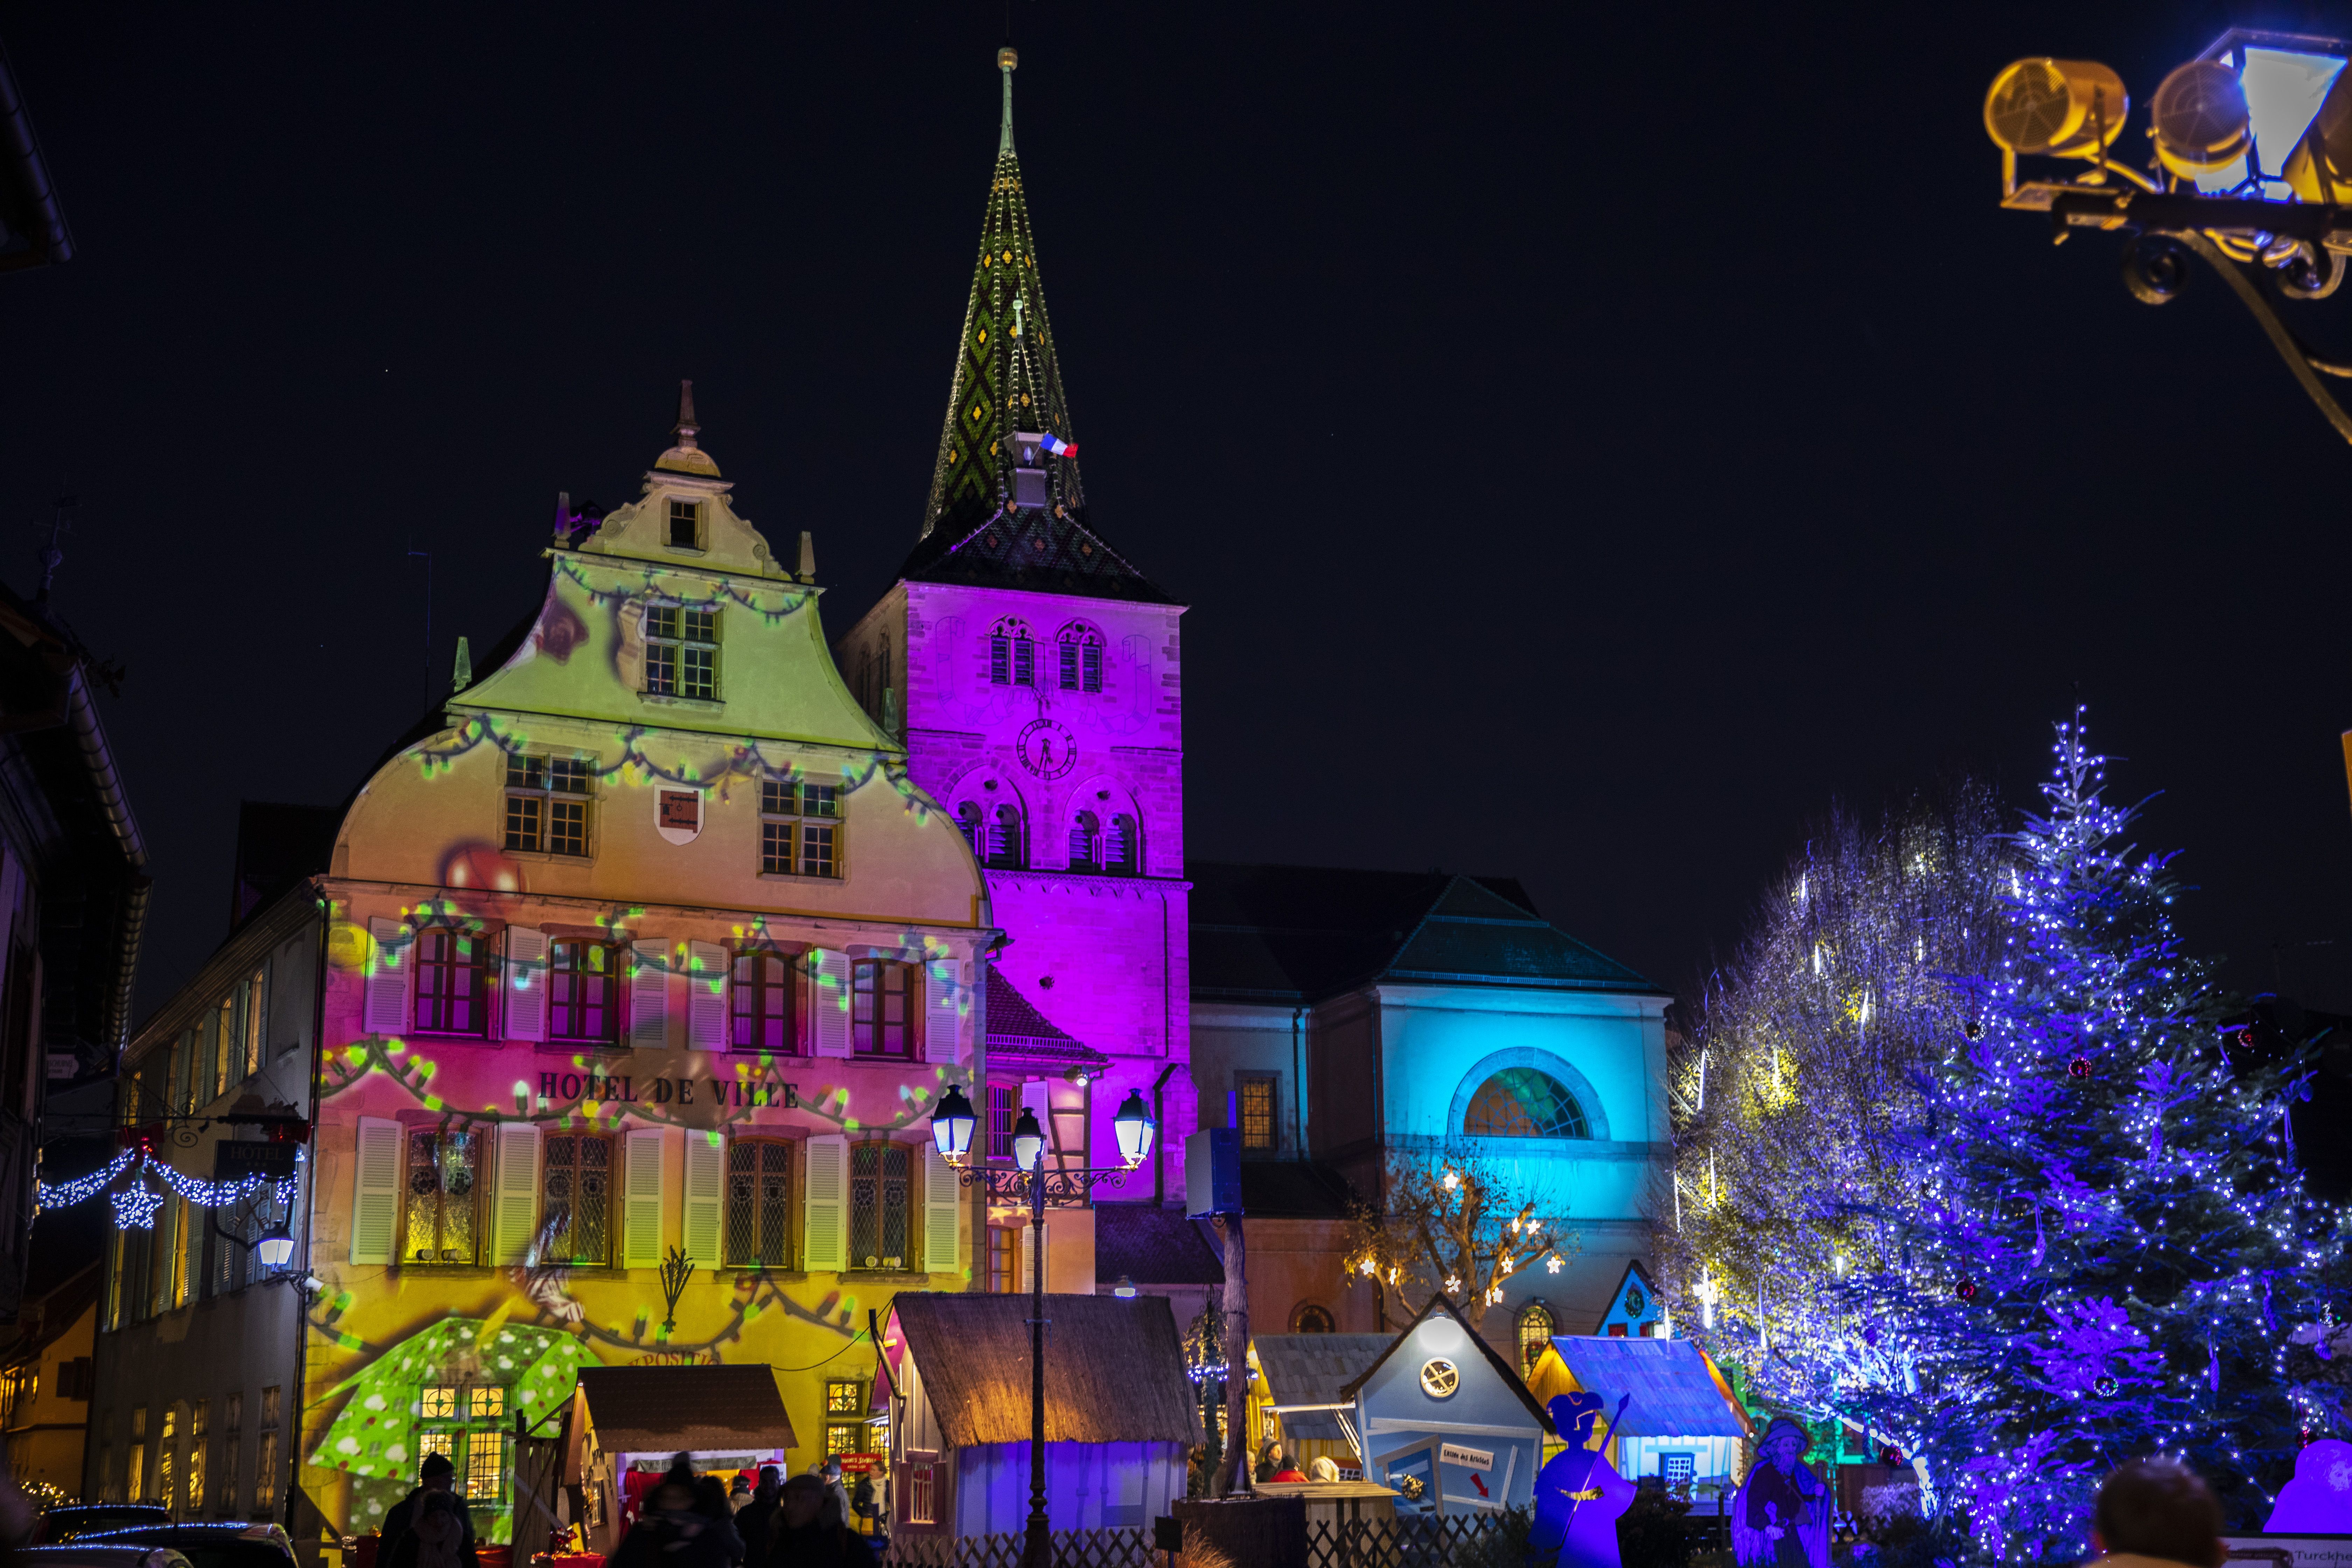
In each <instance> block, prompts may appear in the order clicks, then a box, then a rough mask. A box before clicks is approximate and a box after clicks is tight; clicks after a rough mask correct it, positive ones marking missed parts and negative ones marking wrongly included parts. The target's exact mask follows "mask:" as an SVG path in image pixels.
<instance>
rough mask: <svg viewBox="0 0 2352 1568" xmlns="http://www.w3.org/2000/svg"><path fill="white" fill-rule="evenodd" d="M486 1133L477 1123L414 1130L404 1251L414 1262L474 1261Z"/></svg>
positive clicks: (409, 1166)
mask: <svg viewBox="0 0 2352 1568" xmlns="http://www.w3.org/2000/svg"><path fill="white" fill-rule="evenodd" d="M481 1162H482V1135H481V1133H480V1132H479V1131H476V1130H474V1129H472V1128H451V1129H447V1130H445V1131H415V1132H411V1133H410V1134H409V1135H408V1192H407V1215H406V1218H407V1227H406V1231H405V1234H404V1239H403V1241H402V1243H401V1249H400V1255H401V1257H402V1258H405V1259H407V1260H408V1261H409V1262H411V1263H471V1262H473V1261H474V1251H475V1237H476V1233H477V1231H478V1225H477V1224H476V1220H477V1217H478V1209H479V1204H480V1193H479V1188H480V1185H481V1173H482V1164H481Z"/></svg>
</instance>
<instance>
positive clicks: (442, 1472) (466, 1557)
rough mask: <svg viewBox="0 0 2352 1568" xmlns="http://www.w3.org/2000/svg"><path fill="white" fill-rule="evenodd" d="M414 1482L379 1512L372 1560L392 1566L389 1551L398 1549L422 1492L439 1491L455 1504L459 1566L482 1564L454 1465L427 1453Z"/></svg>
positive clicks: (420, 1503)
mask: <svg viewBox="0 0 2352 1568" xmlns="http://www.w3.org/2000/svg"><path fill="white" fill-rule="evenodd" d="M416 1475H417V1485H416V1487H415V1489H413V1490H412V1491H410V1492H409V1494H408V1495H407V1496H406V1497H404V1498H403V1499H401V1500H399V1501H398V1502H396V1503H394V1504H393V1505H392V1511H391V1512H390V1513H387V1514H385V1515H384V1516H383V1535H382V1537H381V1539H379V1540H378V1541H377V1542H376V1549H375V1560H376V1561H377V1562H378V1563H383V1565H384V1568H392V1564H393V1562H394V1556H393V1553H394V1552H397V1551H398V1550H399V1549H400V1538H401V1537H402V1536H404V1535H405V1534H407V1533H408V1527H409V1525H410V1524H411V1523H412V1522H414V1521H415V1518H416V1512H417V1510H418V1509H419V1508H421V1507H422V1506H423V1505H424V1501H425V1495H426V1494H427V1493H429V1492H440V1493H443V1494H445V1495H446V1496H447V1497H448V1499H449V1500H450V1501H451V1502H453V1503H456V1504H457V1523H458V1527H459V1530H460V1531H461V1535H462V1539H461V1541H460V1543H459V1545H458V1548H457V1561H458V1562H459V1563H461V1564H462V1565H463V1568H482V1560H481V1557H480V1556H479V1555H478V1553H477V1552H475V1550H474V1516H473V1513H472V1511H471V1510H468V1509H467V1507H466V1500H465V1499H463V1498H461V1497H459V1496H457V1466H455V1465H453V1464H451V1463H450V1462H449V1456H448V1455H446V1454H427V1455H425V1463H424V1464H423V1465H421V1466H419V1467H418V1468H417V1471H416Z"/></svg>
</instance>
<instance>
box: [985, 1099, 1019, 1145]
mask: <svg viewBox="0 0 2352 1568" xmlns="http://www.w3.org/2000/svg"><path fill="white" fill-rule="evenodd" d="M1020 1120H1021V1091H1020V1090H1019V1089H1015V1088H1013V1086H1012V1085H1011V1084H1009V1083H992V1084H990V1085H989V1086H988V1157H989V1158H990V1159H992V1160H1010V1159H1011V1158H1013V1123H1014V1122H1016V1121H1020Z"/></svg>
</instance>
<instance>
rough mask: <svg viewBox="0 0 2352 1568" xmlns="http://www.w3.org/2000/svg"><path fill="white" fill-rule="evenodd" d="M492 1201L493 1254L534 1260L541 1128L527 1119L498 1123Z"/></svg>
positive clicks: (507, 1260)
mask: <svg viewBox="0 0 2352 1568" xmlns="http://www.w3.org/2000/svg"><path fill="white" fill-rule="evenodd" d="M532 934H533V935H534V936H536V935H538V934H539V933H538V932H536V931H534V932H533V933H532ZM541 942H542V944H543V943H544V942H545V939H544V938H543V937H542V938H541ZM490 1201H491V1203H492V1205H494V1206H493V1209H492V1213H491V1220H490V1246H491V1247H492V1248H493V1249H494V1250H493V1251H492V1253H491V1256H492V1258H495V1259H496V1260H497V1261H498V1262H500V1263H510V1264H511V1263H527V1262H530V1261H531V1258H530V1244H531V1241H532V1238H533V1236H534V1234H535V1232H536V1231H537V1229H538V1226H539V1129H538V1128H536V1127H533V1126H532V1125H530V1123H529V1122H527V1121H504V1122H500V1123H499V1171H498V1188H497V1191H496V1192H495V1193H494V1194H492V1195H491V1200H490Z"/></svg>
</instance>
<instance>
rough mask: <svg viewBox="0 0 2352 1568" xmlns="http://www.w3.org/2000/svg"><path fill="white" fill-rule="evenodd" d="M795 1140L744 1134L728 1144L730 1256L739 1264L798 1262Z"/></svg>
mask: <svg viewBox="0 0 2352 1568" xmlns="http://www.w3.org/2000/svg"><path fill="white" fill-rule="evenodd" d="M792 1217H793V1146H792V1145H791V1144H790V1143H786V1142H780V1141H775V1140H771V1139H753V1138H739V1139H737V1140H735V1141H734V1142H731V1143H730V1144H729V1145H728V1146H727V1261H728V1262H729V1263H730V1265H733V1266H735V1267H738V1268H751V1267H754V1266H756V1267H760V1268H788V1267H790V1265H791V1263H792V1236H791V1230H790V1226H791V1225H792Z"/></svg>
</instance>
